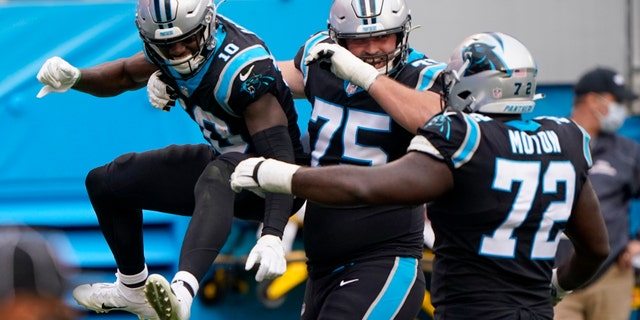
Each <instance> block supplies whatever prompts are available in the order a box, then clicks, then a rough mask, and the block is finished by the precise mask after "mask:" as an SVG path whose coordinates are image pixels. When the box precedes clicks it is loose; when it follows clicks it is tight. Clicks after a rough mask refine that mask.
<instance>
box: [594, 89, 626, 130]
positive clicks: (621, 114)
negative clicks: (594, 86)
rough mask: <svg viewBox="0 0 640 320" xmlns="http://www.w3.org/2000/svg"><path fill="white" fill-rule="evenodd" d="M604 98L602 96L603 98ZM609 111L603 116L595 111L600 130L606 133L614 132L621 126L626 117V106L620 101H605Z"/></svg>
mask: <svg viewBox="0 0 640 320" xmlns="http://www.w3.org/2000/svg"><path fill="white" fill-rule="evenodd" d="M603 99H604V98H603ZM607 106H608V108H609V113H607V115H606V116H603V115H601V114H599V113H596V114H597V116H598V120H600V126H601V127H602V131H604V132H607V133H614V132H616V131H618V129H620V127H622V125H623V124H624V120H625V119H626V118H627V108H626V107H625V106H624V105H622V104H621V103H617V102H610V101H607Z"/></svg>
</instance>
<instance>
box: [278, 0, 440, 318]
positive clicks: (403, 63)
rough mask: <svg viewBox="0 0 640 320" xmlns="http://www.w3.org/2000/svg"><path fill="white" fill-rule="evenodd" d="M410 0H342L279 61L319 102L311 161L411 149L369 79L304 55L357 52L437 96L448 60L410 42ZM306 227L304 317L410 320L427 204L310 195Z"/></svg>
mask: <svg viewBox="0 0 640 320" xmlns="http://www.w3.org/2000/svg"><path fill="white" fill-rule="evenodd" d="M411 29H412V27H411V16H410V14H409V8H408V6H407V4H406V3H405V1H404V0H384V1H383V0H371V1H357V0H335V1H333V3H332V5H331V9H330V13H329V27H328V30H326V31H321V32H318V33H316V34H314V35H312V36H311V37H310V38H309V39H308V40H307V41H306V42H305V43H304V45H302V46H301V47H300V49H299V51H298V53H297V55H296V56H295V57H294V59H293V60H290V61H284V62H280V63H279V64H278V65H279V66H280V68H281V69H282V72H283V75H284V77H285V79H286V81H287V84H288V85H289V86H290V87H291V88H292V91H293V92H294V95H295V96H297V97H306V98H307V99H308V100H309V102H310V103H311V106H312V114H311V117H310V121H309V125H308V128H309V129H308V130H309V131H308V133H309V140H310V150H311V165H312V166H333V165H345V164H350V165H358V166H367V167H368V166H377V165H382V164H385V163H388V162H390V161H393V160H395V159H398V158H400V157H401V156H402V155H404V154H405V153H406V149H407V147H408V146H409V143H410V141H411V139H412V138H413V136H414V134H415V131H416V130H417V127H416V128H413V129H411V130H407V129H405V128H403V126H402V125H401V124H399V123H397V122H396V121H394V120H393V118H392V117H391V116H390V115H389V114H387V113H386V112H385V110H384V109H383V108H381V106H380V105H379V104H378V102H377V101H376V100H375V99H374V98H373V97H372V96H371V95H369V93H368V92H367V91H366V89H367V88H366V86H365V85H363V84H361V83H357V82H352V81H347V80H343V79H341V78H338V77H336V76H335V75H334V74H333V73H331V71H330V70H329V69H327V68H325V67H324V66H323V65H322V64H321V63H318V64H309V65H306V64H305V62H304V58H305V57H306V56H307V55H308V54H309V51H310V50H313V48H314V47H315V46H317V45H319V44H335V45H337V46H341V48H344V50H345V51H349V52H351V54H353V55H354V58H355V59H356V60H358V62H359V63H362V64H366V65H367V66H369V67H370V68H372V69H374V70H375V71H374V72H375V74H376V75H379V74H383V75H386V76H388V77H391V78H394V79H395V80H397V81H398V82H399V83H402V84H403V85H406V86H408V87H410V88H412V89H413V90H412V91H413V92H416V93H417V94H420V95H424V96H427V97H432V98H433V99H434V101H436V102H439V101H440V93H441V91H442V90H441V86H440V82H437V81H436V79H437V77H438V75H439V74H440V73H441V72H442V71H443V70H444V68H445V67H446V65H445V64H444V63H438V62H436V61H434V60H431V59H429V58H427V56H426V55H425V54H423V53H421V52H418V51H417V50H415V49H414V48H411V47H410V46H409V44H408V37H409V33H410V31H411ZM304 226H306V228H305V229H304V232H303V240H304V248H305V252H306V256H307V258H308V260H307V269H308V273H309V278H308V280H307V282H306V291H305V296H304V302H303V303H304V305H303V307H302V313H301V317H302V319H363V318H367V317H369V318H370V319H382V318H384V319H390V318H393V317H394V316H396V317H398V318H400V319H413V317H415V316H416V314H417V313H418V312H419V311H420V307H421V305H422V301H423V297H424V290H425V286H426V284H425V279H424V274H423V271H422V268H421V264H420V262H419V260H420V259H421V258H422V253H423V249H424V242H423V236H422V234H423V230H424V207H423V206H421V205H419V204H410V205H386V206H368V205H357V206H350V207H335V206H327V205H321V204H318V203H316V202H308V203H307V207H306V211H305V215H304Z"/></svg>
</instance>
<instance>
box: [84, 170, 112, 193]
mask: <svg viewBox="0 0 640 320" xmlns="http://www.w3.org/2000/svg"><path fill="white" fill-rule="evenodd" d="M106 181H107V167H106V166H100V167H97V168H94V169H92V170H91V171H89V173H88V174H87V176H86V178H85V180H84V185H85V188H86V189H87V193H88V194H89V198H91V199H92V201H93V199H96V198H99V197H101V196H102V195H104V194H105V193H107V192H109V191H108V190H109V188H108V187H107V184H106Z"/></svg>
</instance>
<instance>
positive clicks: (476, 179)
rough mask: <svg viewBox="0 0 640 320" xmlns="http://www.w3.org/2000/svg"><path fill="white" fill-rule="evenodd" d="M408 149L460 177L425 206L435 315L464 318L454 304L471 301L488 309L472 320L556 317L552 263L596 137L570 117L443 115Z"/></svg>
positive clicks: (585, 173) (428, 125) (584, 176)
mask: <svg viewBox="0 0 640 320" xmlns="http://www.w3.org/2000/svg"><path fill="white" fill-rule="evenodd" d="M409 150H410V151H419V152H423V153H426V154H428V155H430V156H432V157H434V158H437V159H440V160H442V161H444V162H445V163H446V164H447V165H448V166H449V168H450V169H451V172H452V174H453V179H454V188H453V190H451V191H450V192H448V193H447V194H446V195H445V196H443V197H441V198H440V199H437V200H435V201H433V202H432V203H429V205H428V209H427V214H428V217H429V219H430V220H431V223H432V226H433V229H434V232H435V237H436V241H435V244H434V251H435V254H436V256H435V260H434V262H433V275H432V276H433V277H432V287H431V290H432V302H433V304H434V306H436V310H437V312H439V313H440V315H441V316H445V318H446V316H449V318H456V319H457V315H456V316H454V315H453V314H451V313H448V310H450V311H451V312H456V311H455V309H456V308H455V307H452V306H454V305H456V304H460V303H463V304H465V305H471V306H473V305H474V304H476V305H477V306H478V309H479V310H484V311H480V312H481V313H482V312H484V314H476V313H474V310H475V309H476V308H474V307H470V308H469V309H468V310H467V309H465V312H466V314H467V315H468V317H467V318H469V319H489V318H490V317H489V316H488V315H499V314H501V312H502V311H504V312H507V313H508V312H514V311H517V310H518V309H519V308H528V309H529V310H536V311H539V310H538V309H540V310H541V311H539V312H541V313H542V314H543V315H545V316H546V317H547V316H551V313H550V312H552V310H551V303H550V293H549V283H550V281H551V269H552V265H553V259H554V256H555V252H556V247H557V245H558V241H559V238H560V234H561V233H562V230H563V229H564V228H565V226H566V222H567V220H568V219H569V216H570V214H571V209H572V207H573V205H574V202H575V201H576V199H577V197H578V195H579V193H580V192H581V189H582V186H583V184H584V182H585V181H586V179H587V171H588V169H589V167H590V166H591V155H590V152H589V136H588V134H586V133H585V132H584V131H583V130H582V129H581V128H580V127H579V126H578V125H576V124H575V123H574V122H572V121H571V120H569V119H566V118H556V117H539V118H535V119H533V120H529V121H525V120H513V121H508V122H502V121H497V120H494V119H492V118H490V117H487V116H484V115H481V114H476V113H472V114H466V113H462V112H445V113H443V114H439V115H437V116H435V117H434V118H432V119H431V120H430V121H429V123H427V124H426V125H425V126H424V127H423V128H421V129H420V132H419V135H418V136H417V137H416V138H415V139H414V141H412V143H411V146H410V147H409ZM541 302H542V303H541ZM448 307H450V309H448ZM458 311H459V310H458ZM438 318H441V317H438ZM496 318H497V317H496ZM507 318H509V317H507ZM515 318H517V317H511V318H510V319H515ZM549 318H550V317H549Z"/></svg>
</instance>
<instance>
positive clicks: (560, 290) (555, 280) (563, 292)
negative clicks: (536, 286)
mask: <svg viewBox="0 0 640 320" xmlns="http://www.w3.org/2000/svg"><path fill="white" fill-rule="evenodd" d="M551 284H553V286H554V287H555V288H556V290H557V291H558V293H557V295H558V296H559V297H564V296H566V295H568V294H570V293H571V292H573V290H569V291H567V290H565V289H563V288H562V287H561V286H560V284H559V283H558V268H554V269H553V273H552V274H551Z"/></svg>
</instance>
